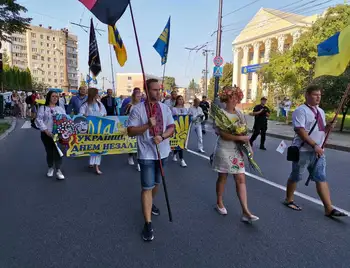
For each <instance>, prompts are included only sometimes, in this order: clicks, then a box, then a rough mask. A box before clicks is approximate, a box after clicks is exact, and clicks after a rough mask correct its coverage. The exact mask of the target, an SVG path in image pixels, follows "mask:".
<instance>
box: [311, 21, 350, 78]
mask: <svg viewBox="0 0 350 268" xmlns="http://www.w3.org/2000/svg"><path fill="white" fill-rule="evenodd" d="M349 44H350V25H349V26H347V27H346V28H345V29H344V30H342V31H341V32H338V33H336V34H335V35H333V36H332V37H330V38H328V39H327V40H326V41H324V42H322V43H320V44H319V45H318V46H317V52H318V55H317V61H316V65H315V76H314V78H316V77H319V76H322V75H332V76H339V75H341V74H342V73H344V71H345V69H346V67H347V66H348V64H349V62H350V45H349Z"/></svg>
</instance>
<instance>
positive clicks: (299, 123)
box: [292, 104, 326, 151]
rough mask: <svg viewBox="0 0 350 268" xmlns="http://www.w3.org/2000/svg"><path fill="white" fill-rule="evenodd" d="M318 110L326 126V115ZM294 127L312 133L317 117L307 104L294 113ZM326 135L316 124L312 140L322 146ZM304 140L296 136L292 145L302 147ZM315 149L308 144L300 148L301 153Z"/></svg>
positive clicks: (311, 136) (318, 108)
mask: <svg viewBox="0 0 350 268" xmlns="http://www.w3.org/2000/svg"><path fill="white" fill-rule="evenodd" d="M317 110H318V112H319V115H318V116H321V118H322V121H323V124H324V126H326V115H325V113H324V111H323V110H322V109H321V108H320V107H317ZM292 117H293V127H294V128H303V129H305V131H306V132H307V133H309V132H310V130H311V128H312V127H313V125H314V123H315V121H316V118H315V117H316V116H315V114H314V113H313V112H312V110H311V109H310V108H309V107H308V106H306V105H305V104H303V105H301V106H299V107H298V108H297V109H296V110H295V111H294V112H293V115H292ZM325 136H326V133H325V131H321V130H320V129H319V127H318V124H316V126H315V128H314V130H313V131H312V133H311V135H310V138H311V139H312V140H313V141H314V142H316V143H317V144H318V145H319V146H321V145H322V143H323V141H324V139H325ZM302 142H303V141H302V139H301V138H300V137H299V136H298V135H296V136H295V137H294V139H293V142H292V145H294V146H298V147H300V145H301V143H302ZM313 150H314V149H313V148H312V147H311V146H310V145H309V144H307V143H305V144H304V145H303V147H301V148H300V151H313Z"/></svg>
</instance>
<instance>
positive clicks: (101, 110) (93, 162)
mask: <svg viewBox="0 0 350 268" xmlns="http://www.w3.org/2000/svg"><path fill="white" fill-rule="evenodd" d="M80 114H82V115H84V116H89V115H90V116H106V115H107V111H106V108H105V106H104V105H103V104H102V102H101V101H100V96H99V95H98V89H97V88H89V89H88V98H87V101H86V102H85V103H84V104H83V105H82V106H81V108H80ZM100 165H101V155H92V156H90V165H89V167H91V168H93V167H95V171H96V173H97V175H102V171H101V170H100Z"/></svg>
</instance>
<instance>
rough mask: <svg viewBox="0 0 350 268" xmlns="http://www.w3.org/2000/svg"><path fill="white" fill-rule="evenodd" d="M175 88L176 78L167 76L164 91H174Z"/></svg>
mask: <svg viewBox="0 0 350 268" xmlns="http://www.w3.org/2000/svg"><path fill="white" fill-rule="evenodd" d="M174 87H176V83H175V77H171V76H165V77H164V83H163V88H164V90H170V91H172V90H173V89H174Z"/></svg>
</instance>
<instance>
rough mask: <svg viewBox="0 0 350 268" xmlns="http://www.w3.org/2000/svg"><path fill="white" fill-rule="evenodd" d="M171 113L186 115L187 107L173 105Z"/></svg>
mask: <svg viewBox="0 0 350 268" xmlns="http://www.w3.org/2000/svg"><path fill="white" fill-rule="evenodd" d="M171 110H172V112H173V115H187V114H188V109H187V108H185V107H184V108H176V107H173V108H172V109H171Z"/></svg>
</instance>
